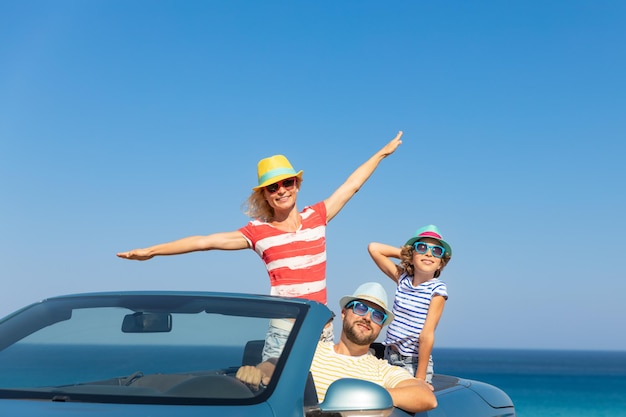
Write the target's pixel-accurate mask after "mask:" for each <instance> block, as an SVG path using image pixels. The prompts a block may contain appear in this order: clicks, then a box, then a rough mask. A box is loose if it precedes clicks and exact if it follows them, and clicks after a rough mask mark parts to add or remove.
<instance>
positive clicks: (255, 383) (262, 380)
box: [235, 366, 270, 390]
mask: <svg viewBox="0 0 626 417" xmlns="http://www.w3.org/2000/svg"><path fill="white" fill-rule="evenodd" d="M235 377H236V378H237V379H238V380H240V381H241V382H243V383H245V384H248V385H250V386H251V387H252V388H254V389H255V390H258V389H259V385H267V384H269V382H270V377H269V376H267V375H265V374H264V373H263V372H262V371H261V370H260V369H259V368H257V367H256V366H242V367H241V368H239V369H238V370H237V375H235Z"/></svg>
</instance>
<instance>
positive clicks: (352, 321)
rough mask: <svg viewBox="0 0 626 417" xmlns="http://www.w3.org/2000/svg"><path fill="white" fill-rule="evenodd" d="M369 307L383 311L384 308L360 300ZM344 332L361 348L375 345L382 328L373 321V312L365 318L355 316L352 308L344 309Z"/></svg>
mask: <svg viewBox="0 0 626 417" xmlns="http://www.w3.org/2000/svg"><path fill="white" fill-rule="evenodd" d="M359 301H360V302H362V303H363V304H366V305H367V306H368V307H372V308H375V309H377V310H382V308H381V307H380V306H379V305H377V304H374V303H372V302H369V301H366V300H359ZM342 313H343V332H344V334H345V335H346V337H347V338H348V340H349V341H351V342H352V343H354V344H356V345H359V346H369V345H370V344H371V343H373V342H374V341H375V340H376V338H377V337H378V335H379V334H380V330H381V329H382V326H381V325H380V324H376V323H374V322H373V321H372V320H371V316H370V314H371V312H368V313H367V314H365V315H364V316H359V315H358V314H355V313H354V311H353V309H352V308H344V309H343V312H342Z"/></svg>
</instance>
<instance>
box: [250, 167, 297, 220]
mask: <svg viewBox="0 0 626 417" xmlns="http://www.w3.org/2000/svg"><path fill="white" fill-rule="evenodd" d="M295 178H296V188H298V189H300V184H301V183H302V180H301V179H300V177H295ZM242 210H243V212H244V214H245V215H246V216H248V217H250V218H251V219H258V220H260V221H263V222H269V221H271V220H272V219H273V218H274V209H273V208H272V206H270V203H268V202H267V199H266V198H265V187H263V188H259V189H258V190H256V191H252V194H250V196H249V197H248V199H247V200H246V201H245V202H244V203H243V207H242Z"/></svg>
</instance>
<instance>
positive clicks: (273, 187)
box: [265, 177, 296, 194]
mask: <svg viewBox="0 0 626 417" xmlns="http://www.w3.org/2000/svg"><path fill="white" fill-rule="evenodd" d="M294 185H296V178H295V177H292V178H287V179H285V180H282V181H278V182H275V183H274V184H270V185H268V186H267V187H265V189H266V190H267V191H269V192H270V194H274V193H275V192H276V191H278V190H279V189H280V187H284V188H285V190H288V189H290V188H292V187H293V186H294Z"/></svg>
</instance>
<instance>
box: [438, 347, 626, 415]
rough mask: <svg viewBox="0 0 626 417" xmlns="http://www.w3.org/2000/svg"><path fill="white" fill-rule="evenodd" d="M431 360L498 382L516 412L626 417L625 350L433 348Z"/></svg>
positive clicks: (444, 368)
mask: <svg viewBox="0 0 626 417" xmlns="http://www.w3.org/2000/svg"><path fill="white" fill-rule="evenodd" d="M433 361H434V364H435V373H438V374H447V375H454V376H459V377H462V378H467V379H475V380H479V381H482V382H487V383H490V384H492V385H495V386H497V387H499V388H501V389H502V390H504V391H505V392H506V393H507V394H508V395H509V397H511V399H512V400H513V403H514V404H515V410H516V415H517V417H559V416H563V417H609V416H610V417H626V351H582V350H508V349H456V348H434V349H433Z"/></svg>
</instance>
